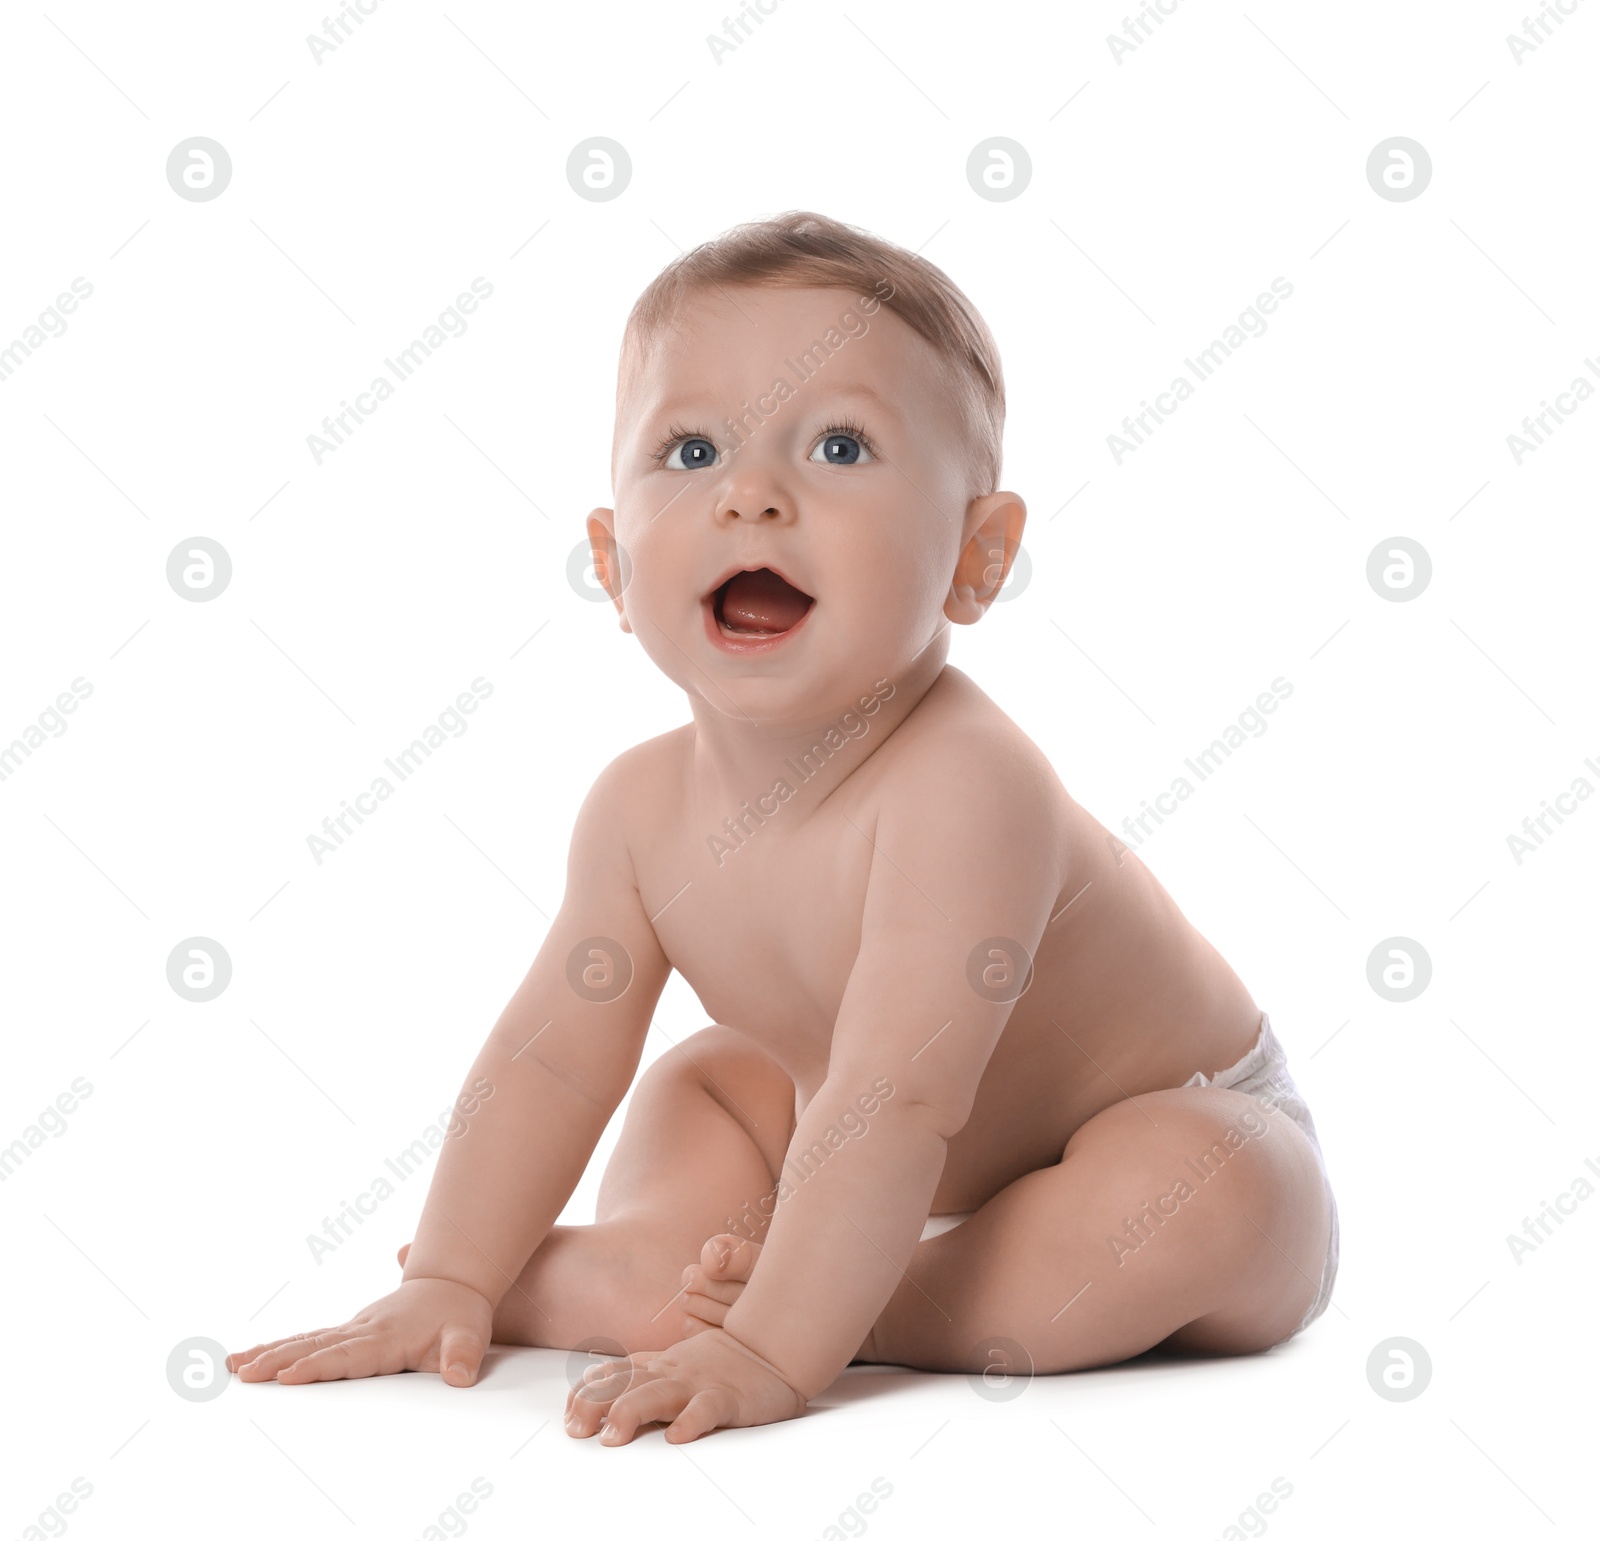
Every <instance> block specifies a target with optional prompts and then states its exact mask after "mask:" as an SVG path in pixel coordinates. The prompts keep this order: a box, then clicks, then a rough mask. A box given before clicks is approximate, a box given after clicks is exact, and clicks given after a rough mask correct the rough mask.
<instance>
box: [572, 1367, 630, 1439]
mask: <svg viewBox="0 0 1600 1541" xmlns="http://www.w3.org/2000/svg"><path fill="white" fill-rule="evenodd" d="M643 1373H647V1372H644V1371H636V1367H635V1366H634V1365H632V1364H631V1363H629V1362H627V1361H625V1360H619V1361H615V1362H613V1364H612V1365H611V1366H610V1367H608V1368H603V1369H602V1372H601V1373H600V1374H598V1375H596V1376H595V1378H594V1379H593V1380H589V1379H587V1378H586V1379H584V1380H580V1381H579V1382H578V1384H577V1385H576V1386H574V1387H573V1388H572V1395H571V1398H570V1399H569V1403H568V1407H567V1432H568V1433H569V1434H571V1435H572V1436H573V1437H574V1438H577V1439H587V1438H588V1437H589V1436H590V1435H591V1434H594V1433H596V1432H598V1430H599V1428H600V1425H601V1423H602V1422H603V1421H604V1419H605V1416H606V1414H607V1413H608V1412H609V1411H610V1409H611V1405H612V1403H613V1402H615V1401H616V1399H617V1398H618V1397H620V1396H621V1395H622V1394H623V1393H624V1392H625V1391H627V1390H629V1389H630V1388H631V1387H632V1386H633V1385H634V1384H635V1382H636V1379H637V1375H638V1374H643Z"/></svg>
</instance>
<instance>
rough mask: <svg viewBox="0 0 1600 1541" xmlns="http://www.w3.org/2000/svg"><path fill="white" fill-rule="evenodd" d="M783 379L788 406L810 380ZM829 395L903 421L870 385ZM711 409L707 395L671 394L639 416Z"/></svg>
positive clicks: (838, 388)
mask: <svg viewBox="0 0 1600 1541" xmlns="http://www.w3.org/2000/svg"><path fill="white" fill-rule="evenodd" d="M785 381H786V383H787V384H788V385H789V388H790V390H791V391H792V392H793V395H791V396H790V398H789V400H788V401H787V402H785V403H784V405H785V406H789V405H792V404H793V403H794V402H795V401H797V400H799V399H801V398H802V397H803V396H804V395H805V394H806V386H807V385H808V384H810V381H809V380H804V381H801V383H800V384H799V386H796V385H795V383H794V382H793V381H792V380H789V379H788V378H787V376H785ZM831 395H832V396H833V397H839V398H852V397H853V398H856V399H859V400H862V401H870V402H871V403H872V404H873V405H874V406H876V407H877V408H878V409H879V410H880V411H882V412H886V413H887V414H888V415H889V416H890V417H892V418H894V419H895V420H896V421H897V422H903V421H904V414H903V413H902V412H901V411H900V409H899V408H898V407H897V406H896V405H895V404H894V403H893V402H892V401H890V400H889V399H888V398H887V397H885V396H883V395H880V394H879V393H878V392H877V391H875V390H874V389H873V388H872V387H871V386H870V385H840V386H836V387H834V388H833V390H832V392H831ZM712 410H713V409H712V408H711V407H710V405H709V398H708V397H703V396H694V397H678V396H673V397H667V398H665V399H663V400H662V401H659V402H657V403H656V404H655V405H654V406H652V407H651V408H650V409H649V410H648V411H647V412H645V413H642V414H641V417H642V418H659V417H663V416H672V417H676V416H686V415H689V414H691V413H694V412H699V411H706V412H710V411H712Z"/></svg>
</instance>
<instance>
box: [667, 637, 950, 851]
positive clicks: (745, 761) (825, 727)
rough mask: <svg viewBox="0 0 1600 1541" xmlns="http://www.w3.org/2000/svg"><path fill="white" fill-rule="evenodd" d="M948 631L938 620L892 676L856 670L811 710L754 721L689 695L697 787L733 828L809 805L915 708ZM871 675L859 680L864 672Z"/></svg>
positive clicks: (941, 659) (722, 702) (935, 676)
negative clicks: (855, 677)
mask: <svg viewBox="0 0 1600 1541" xmlns="http://www.w3.org/2000/svg"><path fill="white" fill-rule="evenodd" d="M949 646H950V628H949V625H948V623H941V625H940V628H939V630H938V631H937V632H936V633H935V635H934V637H933V639H932V641H931V642H929V643H928V644H927V645H926V646H924V647H923V648H922V649H921V651H920V652H918V653H917V654H916V655H915V656H914V657H912V658H911V659H909V660H908V661H907V662H906V664H905V665H904V666H903V667H901V668H900V669H897V670H895V671H894V672H893V673H892V674H891V673H889V672H888V671H881V670H880V671H878V672H877V673H875V674H873V673H872V672H871V671H870V670H866V671H863V678H862V679H861V680H860V681H859V682H858V683H856V684H852V685H851V686H850V687H849V688H848V689H847V690H842V691H841V693H840V695H839V697H838V699H837V700H836V701H830V702H829V703H828V704H827V705H826V706H825V707H822V708H820V709H819V710H817V711H816V712H815V713H814V714H813V713H807V714H805V716H804V717H800V718H784V719H781V720H768V721H756V720H754V719H753V718H752V717H751V716H747V715H741V714H740V713H739V712H738V711H737V710H731V711H730V710H728V707H729V705H730V704H731V703H730V702H729V701H728V700H727V698H725V697H722V696H718V697H717V698H716V699H717V701H718V703H719V705H716V706H713V705H711V704H708V702H707V700H706V698H705V697H704V696H703V695H701V694H700V693H698V692H696V693H692V694H691V695H690V697H689V704H690V708H691V710H692V712H693V714H694V725H695V750H694V753H695V762H696V766H697V768H698V770H699V772H700V777H699V779H700V781H701V784H702V786H705V787H707V788H708V789H710V790H711V795H712V796H713V798H721V800H722V801H725V802H727V803H728V807H727V809H726V810H724V811H725V812H726V814H727V816H728V817H729V818H730V819H731V820H732V821H733V823H734V825H735V826H736V827H743V828H745V829H747V830H748V829H750V828H751V827H752V820H754V821H757V822H759V820H761V819H762V818H764V817H770V816H771V814H772V813H773V812H776V810H777V808H778V807H779V806H782V805H784V804H792V805H794V806H795V807H798V808H803V809H806V808H815V807H816V806H817V805H818V804H819V803H820V802H821V801H822V800H823V799H824V798H825V797H827V796H828V794H829V793H831V792H832V791H834V790H835V789H836V788H837V787H838V786H839V785H840V784H841V783H842V782H844V781H845V780H846V779H847V778H848V777H850V776H852V775H854V774H855V773H856V771H858V770H860V769H861V767H862V766H863V765H864V764H866V762H867V761H868V760H869V759H871V758H872V756H873V755H874V754H876V753H877V752H878V750H879V749H881V748H882V747H883V745H884V744H885V743H886V742H887V741H888V739H889V736H890V735H891V734H892V733H893V732H894V731H895V729H896V728H898V727H899V726H900V724H901V723H902V722H904V721H905V720H906V718H907V717H909V716H910V715H911V713H912V712H913V711H914V710H915V709H916V707H917V706H918V704H919V703H920V702H921V701H922V699H923V697H924V696H926V695H927V693H928V692H929V690H931V689H932V688H933V686H934V684H935V683H936V682H937V681H938V680H939V678H940V676H941V675H942V674H943V673H944V671H945V658H946V655H947V654H948V652H949ZM869 674H870V675H871V677H867V676H868V675H869Z"/></svg>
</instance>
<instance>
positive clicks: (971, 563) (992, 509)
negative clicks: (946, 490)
mask: <svg viewBox="0 0 1600 1541" xmlns="http://www.w3.org/2000/svg"><path fill="white" fill-rule="evenodd" d="M1027 522H1028V510H1027V507H1026V505H1025V504H1024V503H1023V501H1022V499H1021V498H1019V497H1018V496H1017V495H1016V493H1014V492H990V493H986V494H985V495H984V496H983V497H981V498H974V499H973V500H972V501H971V502H970V503H969V504H968V505H967V514H966V518H965V519H963V520H962V525H961V528H962V532H963V534H964V535H965V537H966V544H965V545H964V546H962V548H961V555H960V557H959V558H958V559H957V561H956V570H955V576H954V577H953V578H952V579H951V580H950V593H949V595H948V596H947V597H946V599H945V602H944V613H945V614H946V615H947V616H948V617H949V618H950V619H951V620H952V621H954V622H955V623H956V624H957V625H958V626H971V625H972V624H973V623H974V622H976V621H981V620H982V619H983V615H984V612H985V611H986V610H987V609H988V608H989V606H990V605H992V604H993V603H994V600H995V596H996V595H997V594H999V592H1000V590H1001V589H1002V588H1003V587H1004V586H1005V581H1006V578H1007V576H1008V575H1009V574H1010V572H1011V564H1012V562H1013V561H1014V560H1015V559H1016V555H1017V548H1018V547H1019V546H1020V545H1021V544H1022V527H1023V526H1024V525H1025V524H1026V523H1027Z"/></svg>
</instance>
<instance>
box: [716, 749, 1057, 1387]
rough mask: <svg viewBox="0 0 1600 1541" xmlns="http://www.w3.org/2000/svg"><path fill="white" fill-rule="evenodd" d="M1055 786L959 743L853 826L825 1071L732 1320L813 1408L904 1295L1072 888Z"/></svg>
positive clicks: (735, 1333)
mask: <svg viewBox="0 0 1600 1541" xmlns="http://www.w3.org/2000/svg"><path fill="white" fill-rule="evenodd" d="M1052 790H1053V789H1051V788H1048V787H1045V786H1043V785H1041V784H1040V782H1039V779H1038V773H1037V771H1036V769H1035V767H1033V766H1031V765H1015V764H1006V763H1005V762H1004V756H1003V755H1001V754H997V753H996V752H995V750H994V749H993V748H992V747H991V746H987V745H986V746H963V747H962V748H961V749H960V750H958V751H956V752H953V753H951V754H950V755H948V756H941V759H940V763H939V764H938V765H937V766H934V765H929V766H928V767H927V768H926V769H924V770H922V771H920V772H919V773H917V775H916V781H915V784H914V785H911V786H897V787H893V788H891V789H889V790H888V791H886V793H885V795H884V799H883V807H882V809H881V811H880V813H879V816H878V819H877V822H876V825H875V826H874V827H867V826H865V825H863V826H862V827H861V829H860V836H859V837H860V838H861V839H863V840H870V841H871V842H872V846H873V855H872V866H871V871H870V876H869V879H868V884H867V896H866V904H865V909H864V912H863V915H862V920H861V944H860V950H859V952H858V954H857V957H856V962H855V965H854V967H853V968H852V969H851V972H850V978H849V981H848V984H847V985H846V988H845V992H844V997H843V999H842V1001H841V1003H840V1008H839V1014H838V1018H837V1020H836V1023H835V1026H834V1033H833V1042H832V1047H831V1051H830V1054H829V1060H828V1076H827V1079H826V1081H825V1082H824V1083H823V1086H822V1087H821V1089H820V1090H819V1091H818V1093H817V1095H816V1096H815V1097H813V1098H812V1100H811V1102H810V1103H809V1104H808V1105H807V1107H806V1110H805V1113H804V1115H803V1117H802V1118H801V1119H800V1121H799V1125H798V1127H797V1128H796V1130H795V1134H794V1138H793V1140H792V1141H791V1142H790V1145H789V1153H788V1159H787V1161H786V1163H785V1166H784V1169H783V1173H782V1185H781V1186H780V1189H779V1201H778V1205H777V1208H776V1210H775V1211H774V1214H773V1218H772V1224H771V1227H770V1229H769V1231H768V1234H767V1238H766V1242H765V1244H764V1245H763V1248H762V1252H761V1256H760V1258H759V1260H758V1262H757V1264H756V1267H755V1270H754V1272H753V1273H752V1275H751V1278H750V1282H749V1283H748V1284H747V1285H746V1287H745V1290H744V1292H743V1294H742V1295H741V1296H740V1298H739V1299H738V1300H737V1301H736V1302H735V1303H734V1305H733V1306H732V1308H731V1309H730V1310H729V1312H728V1315H727V1318H726V1320H725V1322H724V1324H723V1330H724V1331H725V1332H727V1333H728V1334H730V1335H731V1336H732V1337H733V1338H735V1339H736V1340H738V1342H739V1343H741V1344H743V1345H744V1346H745V1347H747V1348H749V1349H750V1350H752V1351H753V1352H754V1353H756V1354H758V1355H760V1356H761V1357H762V1358H763V1359H765V1360H766V1361H767V1362H768V1363H770V1364H771V1365H772V1366H774V1367H775V1368H776V1369H777V1370H778V1371H779V1373H780V1374H781V1375H782V1377H783V1379H784V1380H785V1381H786V1382H788V1384H789V1385H790V1386H792V1387H793V1388H794V1389H795V1390H796V1391H798V1392H799V1393H800V1394H801V1395H802V1396H804V1397H806V1398H808V1399H809V1398H810V1397H813V1396H815V1395H817V1394H818V1393H819V1392H820V1391H822V1390H823V1389H824V1388H825V1387H826V1386H828V1385H829V1384H830V1383H831V1382H832V1381H833V1380H834V1378H835V1377H836V1376H837V1375H838V1373H839V1372H840V1371H841V1370H842V1369H843V1368H844V1367H845V1366H846V1365H847V1364H849V1362H850V1360H851V1358H852V1356H853V1355H854V1353H855V1351H856V1349H857V1348H858V1347H860V1345H861V1343H862V1341H863V1340H864V1339H865V1337H866V1335H867V1333H868V1332H869V1331H870V1329H871V1327H872V1324H873V1322H874V1321H876V1320H877V1317H878V1315H879V1313H880V1312H881V1311H882V1309H883V1307H884V1305H885V1304H886V1303H887V1302H888V1300H889V1297H890V1296H891V1295H892V1294H893V1293H894V1290H895V1288H896V1287H897V1285H898V1284H899V1282H900V1280H901V1278H902V1276H903V1274H904V1271H905V1267H906V1264H907V1263H908V1262H909V1261H910V1258H911V1253H912V1250H913V1249H914V1248H915V1246H916V1244H917V1242H918V1240H919V1239H920V1238H921V1235H922V1225H923V1220H924V1219H925V1218H926V1216H927V1214H928V1210H929V1206H930V1205H931V1203H932V1201H933V1196H934V1193H935V1190H936V1189H937V1187H938V1182H939V1176H940V1174H941V1172H942V1171H943V1169H944V1162H945V1154H946V1150H947V1144H948V1141H949V1140H950V1138H951V1137H952V1136H953V1135H954V1134H955V1133H956V1132H957V1131H958V1130H959V1129H960V1128H961V1127H962V1126H963V1125H964V1124H965V1123H966V1121H967V1118H968V1117H969V1115H970V1114H971V1111H972V1104H973V1100H974V1098H975V1096H976V1093H977V1088H978V1082H979V1080H980V1079H981V1077H982V1075H983V1071H984V1067H985V1066H986V1065H987V1064H988V1061H989V1057H990V1055H991V1054H992V1053H993V1051H994V1047H995V1045H996V1043H998V1042H999V1039H1000V1034H1001V1032H1002V1030H1003V1029H1004V1027H1005V1024H1006V1020H1007V1018H1008V1017H1009V1016H1010V1014H1011V1009H1012V1005H1013V1004H1014V1002H1015V1000H1016V997H1017V996H1018V995H1019V994H1020V993H1021V991H1022V987H1023V978H1025V977H1026V975H1025V973H1024V975H1023V977H1022V978H1013V977H1012V975H1011V973H1010V971H1011V970H1014V969H1017V968H1020V969H1022V970H1024V971H1025V970H1026V969H1027V967H1028V963H1027V958H1031V956H1032V954H1033V952H1034V951H1035V950H1036V948H1037V947H1038V944H1039V940H1040V937H1041V936H1042V935H1043V933H1044V929H1045V927H1046V925H1048V923H1049V920H1050V907H1051V904H1052V902H1053V901H1054V899H1055V897H1056V895H1057V894H1058V893H1059V892H1060V891H1061V886H1062V883H1063V881H1064V879H1065V874H1064V872H1063V870H1062V859H1061V856H1060V852H1061V851H1062V850H1063V845H1064V843H1063V841H1062V840H1061V839H1060V838H1059V831H1058V829H1057V827H1056V826H1057V821H1058V818H1059V814H1058V813H1057V811H1056V808H1057V804H1056V802H1055V800H1054V798H1053V797H1052V795H1051V792H1052ZM851 838H855V837H854V836H852V837H851ZM1018 944H1020V948H1021V949H1025V951H1026V956H1019V955H1018ZM885 1082H887V1083H888V1087H887V1088H885V1086H884V1083H885ZM874 1104H876V1108H875V1111H872V1112H870V1113H867V1114H863V1112H862V1109H865V1108H871V1107H873V1105H874ZM863 1125H865V1128H864V1130H863V1128H862V1126H863ZM853 1130H854V1131H860V1132H858V1133H856V1134H855V1135H854V1136H853V1137H851V1131H853ZM935 1304H936V1305H937V1302H935Z"/></svg>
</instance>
